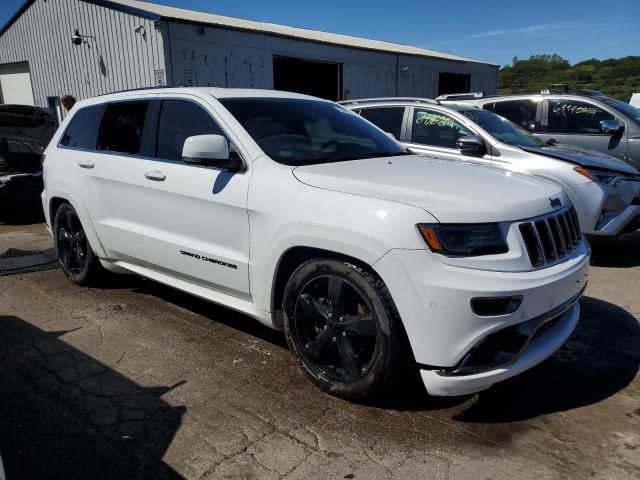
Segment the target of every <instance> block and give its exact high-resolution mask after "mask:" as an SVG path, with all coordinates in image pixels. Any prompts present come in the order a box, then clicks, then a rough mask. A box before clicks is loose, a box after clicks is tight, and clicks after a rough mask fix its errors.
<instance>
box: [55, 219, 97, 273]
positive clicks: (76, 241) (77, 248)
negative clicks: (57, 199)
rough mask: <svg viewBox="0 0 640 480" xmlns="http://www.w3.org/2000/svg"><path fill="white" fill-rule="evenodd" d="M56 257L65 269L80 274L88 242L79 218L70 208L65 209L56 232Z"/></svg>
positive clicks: (85, 257)
mask: <svg viewBox="0 0 640 480" xmlns="http://www.w3.org/2000/svg"><path fill="white" fill-rule="evenodd" d="M56 236H57V240H58V242H57V245H58V258H59V259H60V263H62V266H63V268H64V269H65V271H68V272H70V273H72V274H74V275H78V274H80V273H81V272H82V271H83V270H84V269H85V267H86V263H87V250H88V245H89V244H88V242H87V236H86V234H85V233H84V229H83V228H82V224H81V223H80V219H79V218H78V217H77V216H76V215H75V214H74V212H73V211H71V210H66V211H65V212H64V215H62V218H60V221H59V224H58V231H57V232H56Z"/></svg>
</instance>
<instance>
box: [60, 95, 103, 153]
mask: <svg viewBox="0 0 640 480" xmlns="http://www.w3.org/2000/svg"><path fill="white" fill-rule="evenodd" d="M103 111H104V105H96V106H93V107H85V108H82V109H80V110H78V111H77V112H76V114H75V115H74V116H73V118H72V119H71V123H69V126H68V127H67V130H66V131H65V132H64V135H63V136H62V140H60V145H64V146H65V147H72V148H86V149H88V150H95V148H96V138H97V137H98V122H100V117H102V112H103Z"/></svg>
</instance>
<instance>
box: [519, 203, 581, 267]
mask: <svg viewBox="0 0 640 480" xmlns="http://www.w3.org/2000/svg"><path fill="white" fill-rule="evenodd" d="M520 233H521V234H522V238H523V240H524V244H525V246H526V247H527V253H528V254H529V259H530V260H531V265H533V266H534V267H536V268H538V267H544V266H548V265H551V264H553V263H556V262H558V261H560V260H562V259H563V258H565V257H568V256H569V255H571V254H572V253H573V252H574V251H575V249H576V248H578V245H580V240H581V239H582V233H581V232H580V224H579V223H578V216H577V215H576V211H575V210H574V208H573V207H569V208H565V209H563V210H560V211H558V212H554V213H552V214H549V215H547V216H544V217H540V218H535V219H532V220H530V221H528V222H524V223H521V224H520Z"/></svg>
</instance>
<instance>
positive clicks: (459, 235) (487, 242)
mask: <svg viewBox="0 0 640 480" xmlns="http://www.w3.org/2000/svg"><path fill="white" fill-rule="evenodd" d="M418 230H419V231H420V234H421V235H422V238H424V241H425V242H426V243H427V245H428V246H429V248H430V249H431V250H432V251H434V252H436V253H442V254H444V255H452V256H463V257H473V256H480V255H495V254H498V253H506V252H508V251H509V246H508V245H507V241H506V239H505V237H504V234H503V233H502V230H501V229H500V226H499V225H498V224H497V223H470V224H466V225H460V224H450V225H447V224H420V225H418Z"/></svg>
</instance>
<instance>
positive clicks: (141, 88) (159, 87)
mask: <svg viewBox="0 0 640 480" xmlns="http://www.w3.org/2000/svg"><path fill="white" fill-rule="evenodd" d="M161 88H171V87H169V86H168V85H158V86H156V87H138V88H127V89H124V90H116V91H115V92H107V93H101V94H100V95H96V97H104V96H105V95H113V94H114V93H127V92H139V91H144V90H159V89H161Z"/></svg>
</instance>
